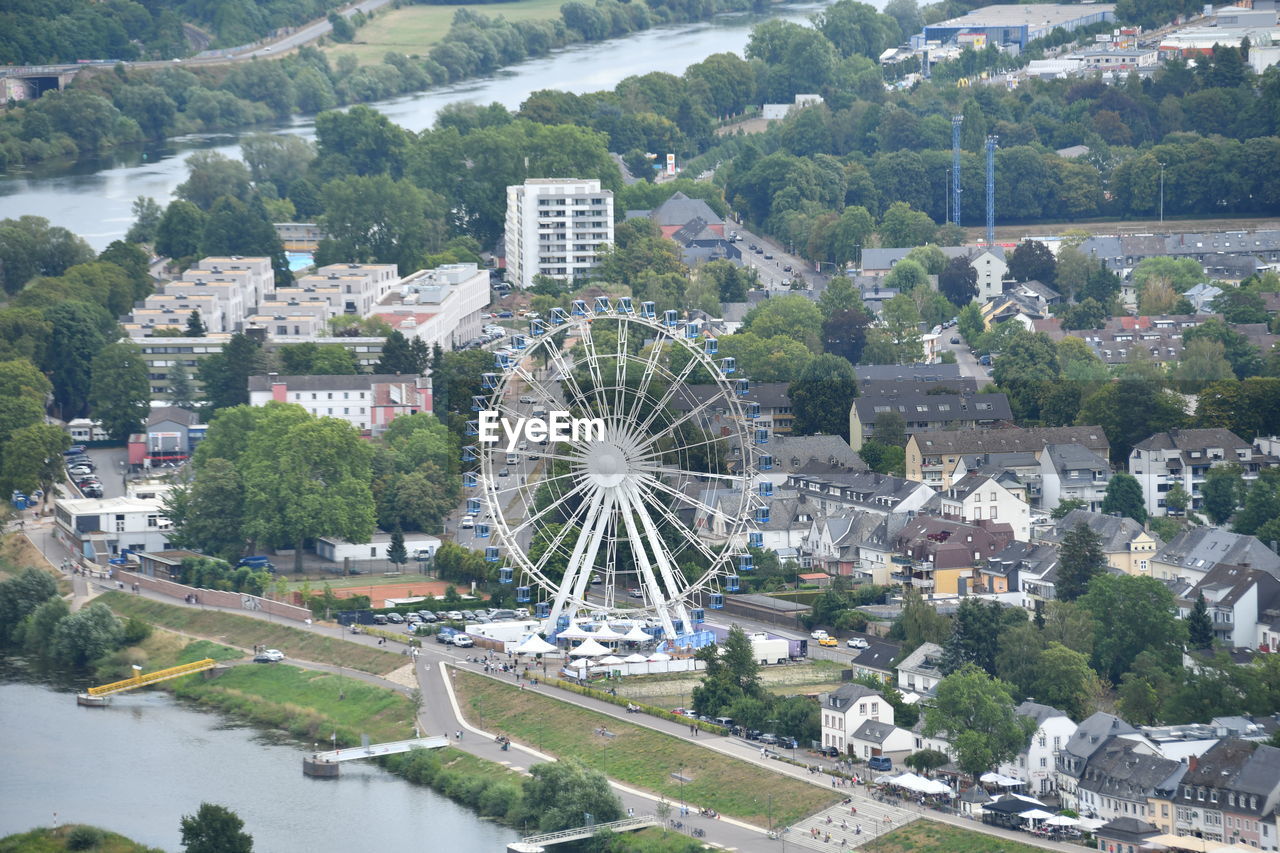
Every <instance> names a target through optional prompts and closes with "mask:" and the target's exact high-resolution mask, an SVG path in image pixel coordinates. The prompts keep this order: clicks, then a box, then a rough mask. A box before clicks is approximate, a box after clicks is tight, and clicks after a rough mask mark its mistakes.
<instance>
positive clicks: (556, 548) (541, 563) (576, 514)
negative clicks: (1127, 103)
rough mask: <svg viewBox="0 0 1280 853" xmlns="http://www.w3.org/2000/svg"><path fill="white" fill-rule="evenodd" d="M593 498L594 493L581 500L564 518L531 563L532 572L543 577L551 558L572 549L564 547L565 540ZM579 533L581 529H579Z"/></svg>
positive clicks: (579, 521) (583, 515)
mask: <svg viewBox="0 0 1280 853" xmlns="http://www.w3.org/2000/svg"><path fill="white" fill-rule="evenodd" d="M593 499H594V494H593V495H592V498H590V499H587V500H583V501H581V502H580V503H579V504H578V507H577V509H575V510H574V511H573V513H572V514H571V515H570V516H569V518H568V519H566V520H565V522H564V524H563V525H561V527H560V529H559V530H558V531H556V535H555V537H554V538H552V540H551V541H550V542H548V543H547V547H546V549H545V550H544V551H543V552H542V556H540V557H539V558H538V560H537V561H536V562H534V563H532V568H533V571H534V572H536V573H538V574H539V575H540V576H542V577H545V576H546V571H547V564H548V563H549V562H550V560H551V558H552V557H554V556H557V555H560V554H564V553H565V551H571V550H572V549H569V548H565V547H564V544H565V540H566V539H568V537H569V534H570V533H572V532H573V531H574V530H575V529H578V525H579V523H581V522H582V520H583V519H584V517H585V516H586V514H587V513H588V512H590V510H591V507H592V506H594V505H595V504H594V500H593ZM579 535H581V530H579ZM575 541H576V540H575ZM562 549H563V550H562Z"/></svg>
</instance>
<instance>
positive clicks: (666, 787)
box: [454, 671, 838, 826]
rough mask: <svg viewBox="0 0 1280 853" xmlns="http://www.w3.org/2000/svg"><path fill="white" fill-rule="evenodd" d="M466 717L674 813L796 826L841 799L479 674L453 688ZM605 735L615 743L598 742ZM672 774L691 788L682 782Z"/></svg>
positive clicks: (464, 676) (462, 675)
mask: <svg viewBox="0 0 1280 853" xmlns="http://www.w3.org/2000/svg"><path fill="white" fill-rule="evenodd" d="M454 685H455V687H456V688H457V691H458V696H459V700H460V701H461V703H462V705H463V713H464V714H465V715H466V717H467V719H468V720H469V721H470V722H471V723H473V724H474V725H477V726H479V727H481V728H483V729H487V730H488V731H492V732H501V733H505V734H507V735H509V736H511V737H513V738H515V739H518V740H519V741H521V742H523V743H526V744H529V745H531V746H533V747H535V748H537V749H540V750H543V751H545V752H548V753H550V754H552V755H555V756H557V757H559V758H576V759H578V760H579V761H581V762H582V763H583V764H585V765H587V766H589V767H592V768H595V769H596V770H599V771H600V772H602V773H604V774H605V775H607V776H609V777H610V778H613V779H616V780H618V781H619V782H623V783H625V784H628V785H635V786H637V787H641V788H645V789H647V790H650V791H653V792H655V793H659V794H662V795H664V796H665V797H666V798H667V799H668V800H669V801H671V802H672V803H673V804H675V805H677V806H678V805H679V803H680V802H681V800H682V798H683V800H684V802H687V803H688V804H689V805H690V807H702V808H711V809H715V810H716V811H718V812H720V813H721V814H724V815H727V816H729V817H735V818H739V819H741V820H745V821H749V822H751V823H755V824H757V825H759V826H768V825H769V818H770V811H772V817H773V821H774V824H775V825H782V824H788V823H793V822H794V821H796V820H799V819H800V818H801V817H804V816H805V815H809V814H812V813H814V812H816V811H818V810H820V809H822V808H825V807H826V806H828V805H830V804H831V803H833V802H835V801H836V800H837V799H838V797H836V796H833V795H832V794H831V793H829V792H827V791H825V790H823V789H822V788H820V787H817V786H815V785H810V784H808V783H805V782H801V781H798V780H795V779H789V778H786V777H784V776H780V775H778V774H776V773H771V772H770V771H768V770H766V769H764V768H762V767H757V766H755V765H753V764H750V763H748V762H745V761H740V760H739V759H736V758H731V757H729V756H727V755H722V754H720V753H718V752H714V751H712V750H708V749H703V748H702V747H699V746H696V745H694V744H692V743H686V742H685V741H683V740H682V739H680V738H677V737H673V736H671V735H667V734H663V733H662V732H657V731H654V730H652V729H648V728H645V727H643V726H637V725H633V724H631V723H627V722H625V721H622V720H618V719H616V718H614V717H609V716H606V715H604V714H600V713H597V712H595V711H589V710H586V709H583V708H579V707H577V706H574V705H570V704H568V703H566V702H562V701H559V700H557V699H552V698H550V697H547V696H543V695H541V694H539V693H538V692H537V691H535V690H524V691H521V690H517V689H516V688H515V687H512V686H508V685H506V684H502V683H499V682H496V681H494V680H492V679H489V678H484V677H483V676H479V675H475V674H473V673H467V672H461V671H459V672H458V675H457V677H456V678H455V680H454ZM602 726H603V727H605V728H606V729H608V730H609V731H610V732H611V733H613V734H614V737H604V736H601V735H598V734H596V730H597V729H599V728H600V727H602ZM672 774H679V775H681V776H683V777H685V779H686V780H687V781H685V782H683V783H682V782H681V781H680V780H679V779H677V778H675V777H674V776H673V775H672Z"/></svg>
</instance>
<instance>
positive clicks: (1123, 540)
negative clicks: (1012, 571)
mask: <svg viewBox="0 0 1280 853" xmlns="http://www.w3.org/2000/svg"><path fill="white" fill-rule="evenodd" d="M1079 524H1084V525H1085V526H1086V527H1088V528H1089V529H1090V530H1092V531H1093V532H1094V533H1096V534H1097V535H1098V538H1099V539H1101V540H1102V553H1103V554H1105V555H1106V557H1107V565H1109V566H1111V567H1112V568H1115V569H1119V570H1120V571H1122V572H1124V573H1125V574H1127V575H1150V574H1151V561H1152V560H1153V559H1154V558H1155V556H1156V552H1157V551H1158V550H1159V549H1160V548H1161V546H1163V545H1164V542H1163V541H1162V540H1161V539H1160V537H1158V536H1156V535H1155V534H1154V533H1151V532H1150V531H1148V530H1147V529H1146V528H1144V527H1143V526H1142V525H1141V524H1139V523H1138V522H1136V521H1134V520H1133V519H1132V518H1129V517H1128V516H1116V515H1108V514H1106V513H1102V512H1090V511H1089V510H1085V509H1073V510H1072V511H1071V512H1069V513H1067V514H1066V515H1064V516H1063V517H1062V518H1059V519H1057V520H1056V521H1054V522H1053V524H1052V525H1050V526H1049V527H1047V528H1046V529H1044V530H1038V531H1037V532H1036V533H1035V534H1034V536H1033V537H1032V539H1033V541H1035V542H1044V543H1048V544H1051V545H1054V546H1055V547H1056V546H1058V545H1061V544H1062V537H1063V536H1065V535H1067V534H1068V533H1070V532H1071V531H1072V530H1075V529H1076V526H1077V525H1079Z"/></svg>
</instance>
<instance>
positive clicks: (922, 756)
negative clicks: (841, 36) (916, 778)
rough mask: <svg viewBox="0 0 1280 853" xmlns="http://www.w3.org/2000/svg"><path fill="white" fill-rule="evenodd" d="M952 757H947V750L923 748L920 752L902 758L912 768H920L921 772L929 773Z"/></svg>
mask: <svg viewBox="0 0 1280 853" xmlns="http://www.w3.org/2000/svg"><path fill="white" fill-rule="evenodd" d="M950 760H951V759H950V758H948V757H947V754H946V753H945V752H941V751H939V750H936V749H922V750H920V751H919V752H913V753H911V754H910V755H908V756H907V757H906V758H904V759H902V763H903V764H905V765H907V766H908V767H910V768H911V769H912V770H918V771H920V772H921V773H924V774H926V775H927V774H929V773H931V772H933V771H934V770H937V769H938V768H939V767H942V766H943V765H945V764H946V763H947V762H948V761H950Z"/></svg>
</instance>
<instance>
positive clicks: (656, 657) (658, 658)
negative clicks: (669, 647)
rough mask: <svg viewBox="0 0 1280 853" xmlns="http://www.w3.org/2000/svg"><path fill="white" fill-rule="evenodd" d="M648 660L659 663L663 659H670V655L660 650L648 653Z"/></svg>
mask: <svg viewBox="0 0 1280 853" xmlns="http://www.w3.org/2000/svg"><path fill="white" fill-rule="evenodd" d="M649 660H651V661H654V662H655V663H661V662H662V661H664V660H671V655H667V654H663V653H662V652H654V653H653V654H651V655H649Z"/></svg>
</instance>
